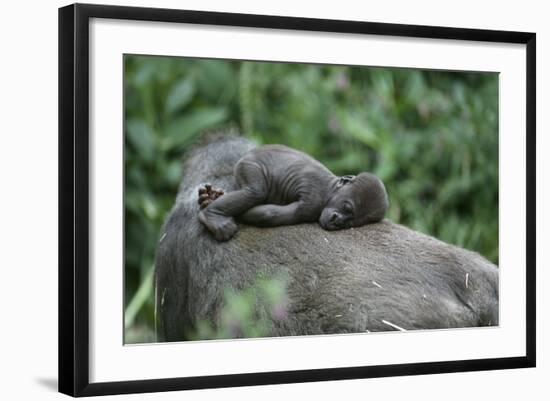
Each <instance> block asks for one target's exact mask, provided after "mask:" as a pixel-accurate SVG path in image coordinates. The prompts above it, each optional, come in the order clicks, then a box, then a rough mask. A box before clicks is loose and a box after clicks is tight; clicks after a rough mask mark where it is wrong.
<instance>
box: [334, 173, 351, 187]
mask: <svg viewBox="0 0 550 401" xmlns="http://www.w3.org/2000/svg"><path fill="white" fill-rule="evenodd" d="M354 178H355V176H354V175H343V176H342V177H340V178H339V179H338V186H339V187H342V186H344V185H346V184H349V183H350V182H352V181H353V179H354Z"/></svg>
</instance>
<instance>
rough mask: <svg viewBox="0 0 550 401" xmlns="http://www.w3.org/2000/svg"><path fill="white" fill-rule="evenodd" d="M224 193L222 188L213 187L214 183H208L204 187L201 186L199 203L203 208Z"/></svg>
mask: <svg viewBox="0 0 550 401" xmlns="http://www.w3.org/2000/svg"><path fill="white" fill-rule="evenodd" d="M223 194H224V192H223V190H222V189H220V188H213V187H212V185H210V184H206V185H205V186H204V187H203V188H199V205H200V208H201V209H204V208H205V207H206V206H208V205H209V204H211V203H212V202H214V201H215V200H216V199H218V198H219V197H220V196H222V195H223Z"/></svg>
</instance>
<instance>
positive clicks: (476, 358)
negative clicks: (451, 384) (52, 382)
mask: <svg viewBox="0 0 550 401" xmlns="http://www.w3.org/2000/svg"><path fill="white" fill-rule="evenodd" d="M327 49H330V51H327ZM535 60H536V37H535V34H534V33H530V32H510V31H495V30H484V29H466V28H455V27H440V26H420V25H404V24H394V23H391V21H388V22H385V23H380V22H364V21H340V20H329V19H314V18H303V17H300V18H297V17H281V16H269V15H248V14H236V13H221V12H205V11H192V10H173V9H155V8H139V7H118V6H104V5H88V4H75V5H70V6H67V7H63V8H61V9H60V10H59V111H60V114H59V275H58V277H59V281H58V285H59V286H58V288H59V302H58V305H59V346H58V350H59V357H58V366H59V391H60V392H62V393H65V394H69V395H72V396H93V395H105V394H122V393H135V392H151V391H174V390H190V389H202V388H219V387H230V386H250V385H266V384H283V383H298V382H316V381H322V380H344V379H360V378H370V377H389V376H398V375H422V374H435V373H451V372H465V371H480V370H495V369H514V368H526V367H533V366H535V364H536V342H535V332H536V315H535V300H536V286H535V284H536V279H535V276H536V269H535V267H536V266H535V243H536V229H535V228H536V227H535V225H536V218H535V211H536V207H535V206H536V205H535V203H536V202H535V182H536V181H535V180H536V173H535V155H536V152H535V145H536V143H535V120H536V119H535V112H536V71H535V70H536V63H535Z"/></svg>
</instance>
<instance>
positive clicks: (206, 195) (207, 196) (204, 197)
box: [199, 194, 210, 204]
mask: <svg viewBox="0 0 550 401" xmlns="http://www.w3.org/2000/svg"><path fill="white" fill-rule="evenodd" d="M207 199H210V195H208V194H202V195H200V196H199V204H200V203H203V202H204V201H205V200H207Z"/></svg>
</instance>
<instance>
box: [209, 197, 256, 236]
mask: <svg viewBox="0 0 550 401" xmlns="http://www.w3.org/2000/svg"><path fill="white" fill-rule="evenodd" d="M262 200H263V197H261V196H259V195H258V194H257V193H256V192H254V191H252V190H250V189H248V188H244V189H240V190H238V191H233V192H228V193H226V194H224V195H223V196H222V197H219V198H217V199H216V200H215V201H213V202H212V203H211V204H210V205H209V206H208V207H206V208H204V209H203V210H201V211H200V212H199V220H200V222H201V223H202V224H204V225H205V226H206V228H207V229H208V230H209V231H210V232H211V233H212V234H213V235H214V238H216V239H217V240H218V241H227V240H229V239H231V237H233V235H235V233H236V232H237V230H238V227H237V224H236V223H235V219H234V218H233V216H237V215H239V214H241V213H243V212H245V211H246V210H248V209H250V208H251V207H253V206H255V205H257V204H258V203H261V202H262Z"/></svg>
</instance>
